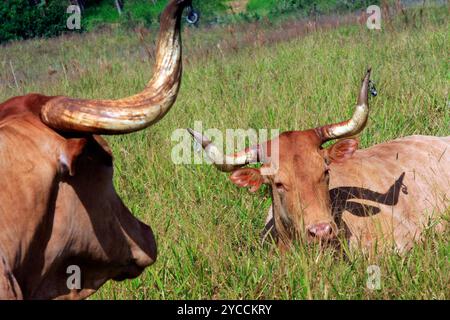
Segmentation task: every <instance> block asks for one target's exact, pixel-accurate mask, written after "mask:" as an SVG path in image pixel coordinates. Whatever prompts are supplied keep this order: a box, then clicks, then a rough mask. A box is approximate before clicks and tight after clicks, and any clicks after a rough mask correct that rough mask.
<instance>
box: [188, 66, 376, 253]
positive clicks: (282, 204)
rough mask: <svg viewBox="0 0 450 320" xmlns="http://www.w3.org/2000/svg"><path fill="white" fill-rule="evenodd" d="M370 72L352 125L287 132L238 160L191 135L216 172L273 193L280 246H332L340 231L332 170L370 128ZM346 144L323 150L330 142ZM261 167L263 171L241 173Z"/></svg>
mask: <svg viewBox="0 0 450 320" xmlns="http://www.w3.org/2000/svg"><path fill="white" fill-rule="evenodd" d="M369 78H370V69H369V70H368V71H367V74H366V76H365V78H364V79H363V82H362V88H361V91H360V93H359V97H358V103H357V106H356V111H355V113H354V114H353V117H352V118H351V119H350V120H347V121H344V122H340V123H337V124H331V125H326V126H323V127H319V128H315V129H310V130H305V131H289V132H283V133H282V134H280V135H279V136H278V137H276V138H275V139H272V140H271V141H266V142H265V143H262V144H259V145H256V146H252V147H249V148H247V149H245V150H244V151H242V152H239V153H237V154H234V155H225V156H224V155H223V153H222V152H221V151H220V150H219V149H218V148H217V147H216V146H215V145H214V144H213V143H211V141H210V140H209V139H208V138H207V137H205V136H202V135H201V134H200V133H198V132H195V131H193V130H191V129H188V130H189V132H190V133H191V135H192V136H193V137H194V139H195V140H196V141H197V142H199V143H200V144H202V146H203V148H204V149H205V151H206V154H207V155H208V157H209V158H210V159H211V160H212V162H213V163H214V164H215V166H216V167H217V168H218V169H219V170H221V171H224V172H232V174H231V177H230V179H231V181H232V182H233V183H234V184H236V185H237V186H240V187H249V188H250V191H252V192H255V191H256V190H258V189H259V187H260V186H261V185H262V184H268V185H270V187H271V190H272V199H273V204H272V205H273V216H274V223H275V229H276V232H277V235H278V240H279V241H281V243H280V244H283V243H284V244H286V243H288V242H290V241H291V240H292V239H293V238H295V237H298V236H302V235H306V236H307V239H309V240H325V241H328V240H331V239H333V238H334V237H335V236H336V233H337V230H336V225H335V223H334V221H333V217H332V213H331V203H330V196H329V189H328V185H329V174H330V164H332V163H336V162H343V161H345V160H346V159H348V158H349V157H351V156H352V154H353V153H354V151H355V150H356V149H357V146H358V142H357V140H355V139H351V138H348V137H351V136H354V135H356V134H358V133H359V132H360V131H361V130H363V128H364V126H365V125H366V122H367V118H368V113H369V106H368V90H369V81H370V79H369ZM339 138H348V139H342V140H339V141H338V142H336V143H335V144H333V145H331V146H330V147H328V148H326V149H324V148H323V147H322V145H323V144H324V143H325V142H327V141H329V140H332V139H339ZM256 162H261V163H263V165H262V167H261V168H259V169H257V168H242V167H243V166H244V165H246V164H250V163H256Z"/></svg>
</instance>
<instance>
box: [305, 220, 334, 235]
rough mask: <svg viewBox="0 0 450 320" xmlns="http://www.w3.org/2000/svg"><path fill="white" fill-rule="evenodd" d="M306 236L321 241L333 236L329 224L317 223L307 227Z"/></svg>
mask: <svg viewBox="0 0 450 320" xmlns="http://www.w3.org/2000/svg"><path fill="white" fill-rule="evenodd" d="M307 229H308V234H309V236H310V237H313V238H318V239H323V238H330V237H331V236H332V235H333V228H332V227H331V224H329V223H318V224H313V225H311V226H309V227H308V228H307Z"/></svg>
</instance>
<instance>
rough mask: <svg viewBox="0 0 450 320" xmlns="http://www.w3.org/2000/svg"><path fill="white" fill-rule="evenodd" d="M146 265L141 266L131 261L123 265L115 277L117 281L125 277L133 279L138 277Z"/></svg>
mask: <svg viewBox="0 0 450 320" xmlns="http://www.w3.org/2000/svg"><path fill="white" fill-rule="evenodd" d="M144 269H145V267H140V266H138V265H137V264H135V263H134V262H133V263H130V264H129V265H127V266H125V267H123V268H122V269H121V270H120V273H119V274H118V275H117V276H115V277H114V278H113V280H115V281H122V280H125V279H133V278H136V277H138V276H139V275H140V274H141V273H142V271H144Z"/></svg>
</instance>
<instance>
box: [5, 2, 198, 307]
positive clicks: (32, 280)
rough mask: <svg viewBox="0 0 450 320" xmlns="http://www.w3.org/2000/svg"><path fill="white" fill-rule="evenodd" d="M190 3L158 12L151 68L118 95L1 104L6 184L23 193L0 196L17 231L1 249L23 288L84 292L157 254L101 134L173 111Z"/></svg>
mask: <svg viewBox="0 0 450 320" xmlns="http://www.w3.org/2000/svg"><path fill="white" fill-rule="evenodd" d="M190 5H191V0H171V1H170V2H169V4H168V6H167V7H166V9H165V11H164V12H163V13H162V15H161V28H160V34H159V41H158V46H157V55H156V64H155V67H154V75H153V77H152V79H151V80H150V82H149V83H148V85H147V86H146V87H145V89H144V90H143V91H142V92H140V93H138V94H136V95H133V96H130V97H127V98H122V99H119V100H83V99H74V98H69V97H64V96H59V97H44V96H41V95H35V94H32V95H28V96H24V97H16V98H13V99H10V100H9V101H7V102H5V103H4V104H2V105H0V130H1V136H0V146H1V147H2V148H0V154H1V152H2V150H3V152H5V148H6V147H5V145H8V146H9V147H8V156H7V157H3V160H4V162H5V163H6V161H10V165H9V168H8V170H9V171H8V174H9V175H10V178H11V181H10V182H8V184H7V185H6V188H11V186H12V185H14V186H16V188H15V189H16V190H17V192H19V190H20V194H21V195H22V194H23V196H21V197H14V193H13V192H12V191H10V195H11V197H7V196H3V197H2V198H1V199H2V202H3V203H2V207H0V209H3V208H5V207H6V206H8V208H9V209H10V212H8V214H10V215H11V217H12V218H10V220H9V221H10V222H11V223H10V224H11V230H16V231H14V232H15V233H16V234H15V235H13V234H11V235H9V234H8V232H10V230H6V231H5V232H4V233H3V234H2V235H0V240H2V243H0V250H1V249H2V247H3V251H4V252H6V253H5V254H4V255H3V256H2V257H0V258H4V259H5V261H6V258H8V265H9V266H10V269H11V270H12V273H13V276H14V277H15V278H16V279H17V282H18V283H19V285H20V287H21V291H22V295H23V297H24V298H84V297H86V296H88V295H89V294H92V293H93V292H95V290H96V289H98V288H99V287H100V286H101V285H102V284H103V283H104V282H105V281H107V280H108V279H116V280H122V279H125V278H130V277H136V276H138V275H139V274H140V273H141V272H142V271H143V270H144V268H145V267H147V266H149V265H151V264H152V263H153V262H154V261H155V259H156V243H155V238H154V235H153V232H152V230H151V229H150V227H149V226H147V225H145V224H144V223H142V222H140V221H139V220H137V219H136V218H134V217H133V215H132V214H131V212H130V211H129V210H128V209H127V207H126V206H125V205H124V204H123V202H122V201H121V199H120V198H119V196H118V195H117V193H116V191H115V190H114V186H113V180H112V179H113V161H112V154H111V152H110V149H109V147H108V145H107V143H106V141H105V140H103V139H102V138H101V137H100V136H98V134H126V133H130V132H134V131H138V130H142V129H144V128H147V127H149V126H150V125H152V124H154V123H156V122H157V121H159V120H160V119H161V118H162V117H163V116H164V115H165V114H166V113H167V112H168V111H169V109H170V108H171V106H172V105H173V103H174V102H175V100H176V97H177V94H178V89H179V85H180V80H181V74H182V66H181V37H180V20H181V16H182V12H183V9H184V8H185V7H186V6H190ZM17 150H20V151H19V152H18V151H17ZM2 165H3V163H2ZM0 172H2V171H0ZM3 182H4V181H3V180H2V181H0V186H2V189H3V187H5V185H3V184H2V183H3ZM11 190H12V188H11ZM2 192H3V191H2ZM3 194H5V193H4V192H3ZM19 198H21V199H19ZM0 212H3V210H0ZM3 218H4V216H2V215H0V225H3V224H1V222H2V219H3ZM8 219H9V218H8ZM19 220H20V221H19ZM14 221H15V223H13V222H14ZM17 230H20V232H19V231H17ZM11 232H13V231H11ZM2 236H3V238H2ZM8 244H9V245H8ZM27 244H28V245H27ZM5 263H6V262H5ZM70 266H75V269H71V267H70ZM78 267H79V271H80V272H81V273H80V274H79V275H80V276H81V278H80V280H81V282H78V281H77V279H76V273H77V270H78V269H77V268H78ZM71 274H73V275H74V278H73V279H72V280H70V279H69V282H68V281H67V280H68V278H69V277H70V275H71ZM0 276H1V275H0ZM1 281H2V279H0V284H1ZM78 284H79V285H80V287H79V288H77V286H78ZM68 285H69V287H70V288H71V289H69V288H68ZM71 286H73V288H72V287H71Z"/></svg>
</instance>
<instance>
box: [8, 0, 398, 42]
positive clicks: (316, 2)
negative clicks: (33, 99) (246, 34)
mask: <svg viewBox="0 0 450 320" xmlns="http://www.w3.org/2000/svg"><path fill="white" fill-rule="evenodd" d="M389 1H392V0H389ZM167 2H168V0H122V3H123V10H122V11H121V12H122V13H121V14H119V11H118V10H117V9H116V6H115V1H114V0H79V1H78V2H77V1H76V0H71V1H69V0H45V1H44V0H8V1H3V2H1V3H0V21H1V22H2V23H1V24H0V43H2V42H6V41H10V40H21V39H29V38H34V37H52V36H58V35H61V34H62V33H73V32H80V31H91V30H94V29H98V28H103V27H105V26H106V27H111V26H115V27H117V26H118V27H121V28H125V29H132V28H135V27H138V26H144V27H147V28H149V27H157V25H158V22H159V14H160V13H161V12H162V10H163V9H164V7H165V6H166V4H167ZM74 3H79V4H80V5H81V8H82V9H83V12H82V19H81V27H82V29H81V30H73V31H70V30H68V29H67V27H66V20H67V18H68V17H69V16H70V14H68V13H67V7H68V5H69V4H74ZM193 3H194V6H195V8H196V9H197V10H198V11H199V12H200V13H201V17H202V19H201V22H200V23H201V24H202V25H210V24H218V23H232V22H236V21H243V20H244V21H251V20H258V19H261V18H262V17H270V19H273V18H279V16H280V15H281V16H282V15H293V14H297V15H299V14H300V15H303V16H307V15H310V14H319V13H330V12H331V11H334V12H343V11H352V10H356V9H358V8H363V7H367V5H368V3H369V1H368V0H237V1H236V0H235V1H231V0H194V1H193ZM378 3H379V1H378V0H371V1H370V4H378ZM236 5H239V6H241V7H242V8H243V10H240V11H239V12H238V14H236V13H237V12H235V11H233V10H232V9H231V8H233V7H234V6H236Z"/></svg>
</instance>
